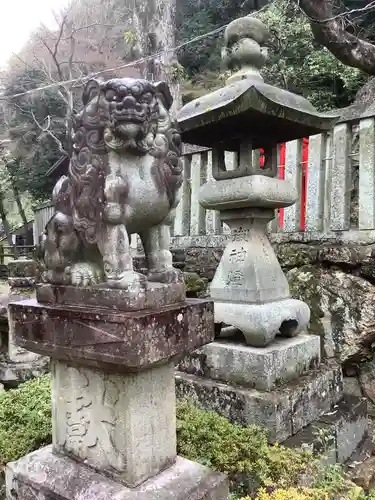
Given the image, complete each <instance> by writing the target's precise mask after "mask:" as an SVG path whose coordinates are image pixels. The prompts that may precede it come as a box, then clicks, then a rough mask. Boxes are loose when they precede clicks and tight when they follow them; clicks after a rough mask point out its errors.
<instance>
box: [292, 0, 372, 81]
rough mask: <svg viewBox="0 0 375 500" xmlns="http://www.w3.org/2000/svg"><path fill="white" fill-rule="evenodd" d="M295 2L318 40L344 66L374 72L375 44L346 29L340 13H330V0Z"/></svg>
mask: <svg viewBox="0 0 375 500" xmlns="http://www.w3.org/2000/svg"><path fill="white" fill-rule="evenodd" d="M298 5H299V6H300V8H301V9H302V11H303V12H304V13H305V14H306V16H307V17H308V18H309V20H310V23H311V29H312V32H313V34H314V36H315V39H316V40H317V41H318V42H320V43H321V44H322V45H324V46H325V47H327V49H328V50H329V51H330V52H332V54H333V55H334V56H335V57H337V59H339V61H341V62H342V63H344V64H346V65H347V66H352V67H355V68H358V69H360V70H362V71H364V72H365V73H367V74H369V75H375V45H374V44H372V43H371V42H369V41H367V40H366V39H365V38H361V37H359V36H357V35H355V34H352V33H349V31H347V29H346V28H347V24H346V23H345V20H344V19H343V18H342V16H341V17H339V16H335V15H334V14H333V2H332V0H299V1H298ZM347 14H348V13H347V12H345V15H347Z"/></svg>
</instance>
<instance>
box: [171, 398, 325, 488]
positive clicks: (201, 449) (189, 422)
mask: <svg viewBox="0 0 375 500" xmlns="http://www.w3.org/2000/svg"><path fill="white" fill-rule="evenodd" d="M177 443H178V453H179V454H180V455H182V456H184V457H186V458H188V459H190V460H194V461H197V462H200V463H202V464H204V465H207V466H209V467H212V468H213V469H215V470H218V471H221V472H225V473H226V474H228V476H229V479H230V480H231V481H232V484H233V485H236V487H237V488H238V485H239V483H240V482H241V481H243V482H244V485H243V487H242V488H241V487H240V488H238V489H239V490H246V489H247V488H248V485H249V483H251V484H252V485H253V486H254V487H255V488H258V487H262V486H273V487H279V488H288V487H291V486H293V485H295V484H297V483H298V480H299V478H300V477H301V476H302V475H305V474H314V473H315V471H316V470H317V468H318V462H317V461H316V460H314V459H313V457H312V456H311V454H309V453H304V452H299V451H295V450H291V449H289V448H285V447H283V446H278V445H274V446H270V445H269V444H268V442H267V435H266V433H265V432H264V431H263V430H262V429H261V428H260V427H257V426H255V425H250V426H248V427H246V428H244V427H240V426H239V425H233V424H231V423H230V422H229V421H228V420H227V419H226V418H224V417H221V416H219V415H218V414H216V413H214V412H205V411H202V410H199V409H198V408H196V407H195V406H193V405H192V404H190V403H188V402H180V403H179V404H178V406H177Z"/></svg>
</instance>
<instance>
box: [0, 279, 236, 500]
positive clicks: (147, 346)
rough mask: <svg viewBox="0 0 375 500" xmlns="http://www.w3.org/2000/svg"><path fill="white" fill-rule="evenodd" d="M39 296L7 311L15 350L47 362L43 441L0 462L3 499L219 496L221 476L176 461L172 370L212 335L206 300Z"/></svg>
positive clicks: (65, 290) (168, 295)
mask: <svg viewBox="0 0 375 500" xmlns="http://www.w3.org/2000/svg"><path fill="white" fill-rule="evenodd" d="M78 295H79V296H80V297H81V302H80V303H79V302H76V303H79V305H76V306H74V305H72V304H71V302H72V301H74V300H77V297H78ZM38 296H39V299H42V300H43V299H44V300H45V302H37V301H36V300H33V299H32V300H27V301H23V302H20V303H13V304H10V315H11V319H12V323H13V327H14V331H15V335H16V341H17V343H18V344H19V345H21V346H22V347H24V348H27V349H31V350H33V351H35V352H39V353H40V354H49V355H50V356H51V358H52V370H51V373H52V405H53V445H52V448H51V447H47V448H45V449H43V450H39V451H38V452H36V453H33V454H30V455H29V456H27V457H24V458H23V459H21V460H19V461H18V462H16V463H11V464H8V469H7V495H8V497H7V498H9V499H16V498H22V499H23V500H31V499H34V498H35V497H36V495H38V498H39V499H41V500H47V499H48V500H50V499H52V498H61V499H66V500H73V499H74V500H76V499H77V500H78V499H82V498H85V499H87V500H90V499H95V500H109V499H114V498H116V499H119V500H120V499H121V500H128V499H129V500H132V499H134V500H136V499H137V500H138V499H139V500H148V499H150V500H151V499H156V498H160V499H171V500H172V499H173V500H177V499H181V500H193V499H196V500H200V499H202V500H203V499H205V500H208V499H212V500H214V499H215V500H216V499H217V500H224V499H227V496H228V486H227V481H226V478H225V476H224V475H221V474H216V473H213V472H211V471H210V470H209V469H207V468H205V467H201V466H199V465H198V464H195V463H192V462H189V461H187V460H184V459H182V458H179V457H177V455H176V417H175V384H174V365H175V362H176V359H179V358H180V357H181V356H184V355H186V353H188V352H190V351H192V350H194V349H196V348H198V347H201V346H202V345H204V344H206V343H208V342H211V341H212V340H213V337H214V323H213V304H212V303H211V302H208V301H203V300H194V299H192V300H188V301H186V300H185V299H184V290H183V286H181V285H179V284H175V285H172V286H171V285H162V284H149V288H146V289H145V290H143V291H142V292H141V293H140V294H138V295H137V296H133V295H132V294H131V292H126V291H125V290H111V289H106V288H104V287H93V288H72V287H54V286H52V285H43V286H42V287H40V288H39V290H38ZM115 297H117V299H115ZM119 299H121V300H119ZM152 300H153V301H154V303H153V304H151V302H152ZM96 303H98V304H99V303H101V304H102V305H101V306H99V305H95V304H96ZM68 304H69V305H68ZM103 304H105V305H106V307H103Z"/></svg>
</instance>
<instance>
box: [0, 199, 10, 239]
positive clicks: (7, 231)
mask: <svg viewBox="0 0 375 500" xmlns="http://www.w3.org/2000/svg"><path fill="white" fill-rule="evenodd" d="M3 199H4V196H3V193H2V192H1V191H0V218H1V221H2V223H3V228H4V232H5V235H6V237H7V240H8V244H9V246H10V247H11V248H13V241H12V234H11V230H10V226H9V223H8V219H7V214H6V211H5V207H4V203H3Z"/></svg>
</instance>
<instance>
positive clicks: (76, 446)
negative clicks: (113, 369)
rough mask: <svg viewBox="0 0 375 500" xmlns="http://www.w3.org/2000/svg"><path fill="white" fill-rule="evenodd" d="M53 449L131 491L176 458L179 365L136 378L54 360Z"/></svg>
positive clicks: (137, 374) (172, 365)
mask: <svg viewBox="0 0 375 500" xmlns="http://www.w3.org/2000/svg"><path fill="white" fill-rule="evenodd" d="M51 372H52V400H53V413H54V426H53V448H54V451H55V452H57V453H62V454H65V455H66V454H67V455H69V456H72V457H74V458H75V459H76V460H79V461H82V462H83V463H85V464H86V465H89V466H91V467H93V468H94V469H95V470H99V471H100V472H101V473H104V474H105V475H106V476H108V477H112V478H113V479H114V480H116V481H118V482H121V483H123V484H125V485H126V486H128V487H135V486H138V485H139V484H140V483H142V482H144V481H146V480H147V479H149V478H150V477H153V476H155V475H156V474H158V473H159V472H160V471H162V470H164V469H166V468H167V467H169V466H171V465H172V464H173V463H174V461H175V459H176V455H177V452H176V415H175V413H176V396H175V384H174V363H173V362H171V363H167V364H165V365H162V366H159V367H156V368H153V369H151V370H144V371H142V372H140V373H136V374H132V375H127V376H123V375H118V374H115V373H114V374H108V373H105V372H102V371H100V370H94V369H91V368H88V367H74V366H71V365H69V364H66V363H61V362H59V361H57V362H56V361H53V362H52V367H51Z"/></svg>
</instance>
